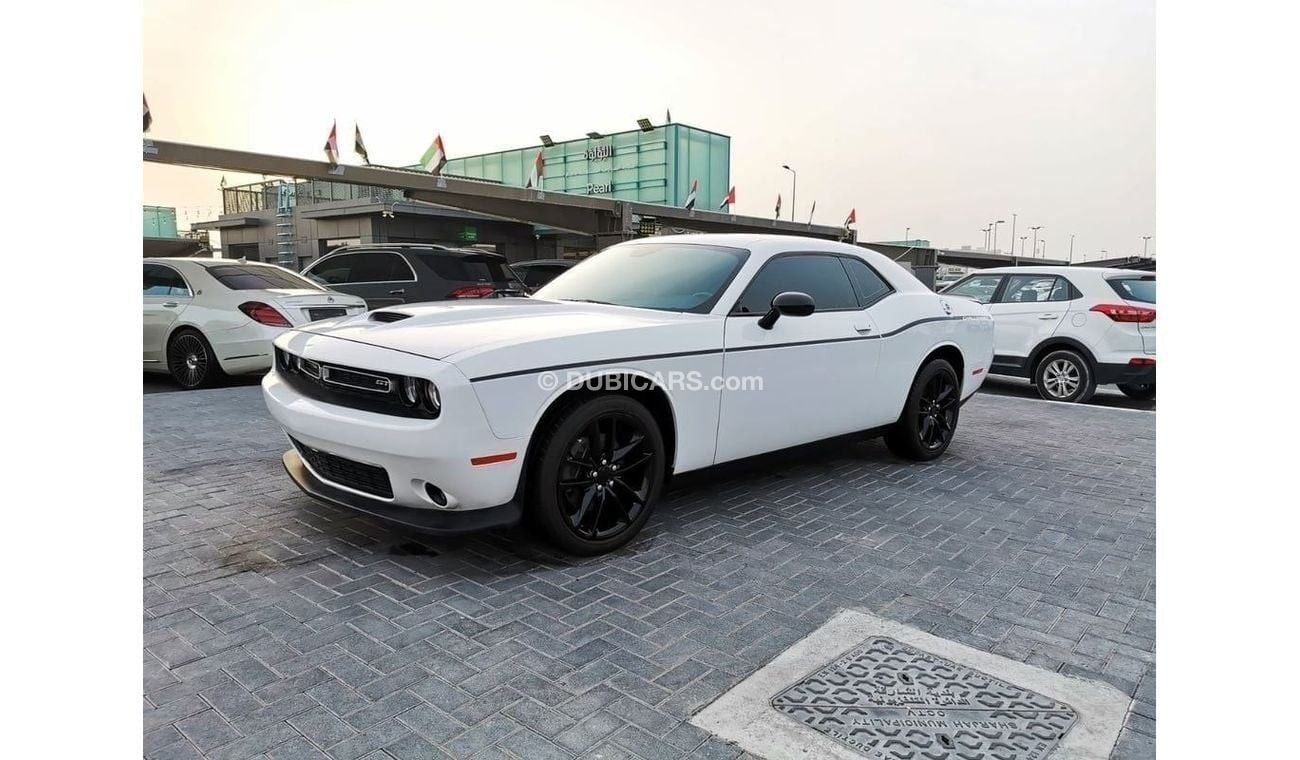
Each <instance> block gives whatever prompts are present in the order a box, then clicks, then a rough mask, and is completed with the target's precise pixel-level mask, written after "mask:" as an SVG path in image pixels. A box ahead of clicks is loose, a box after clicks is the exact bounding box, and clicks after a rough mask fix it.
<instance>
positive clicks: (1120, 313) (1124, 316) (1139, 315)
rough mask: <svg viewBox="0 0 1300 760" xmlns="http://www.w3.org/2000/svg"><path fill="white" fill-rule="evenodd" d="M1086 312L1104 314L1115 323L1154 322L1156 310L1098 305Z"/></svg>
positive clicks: (1106, 304) (1121, 305)
mask: <svg viewBox="0 0 1300 760" xmlns="http://www.w3.org/2000/svg"><path fill="white" fill-rule="evenodd" d="M1088 311H1095V312H1098V313H1101V314H1105V315H1106V316H1108V317H1110V318H1111V319H1113V320H1115V321H1116V322H1143V323H1145V322H1154V321H1156V310H1155V309H1147V308H1144V307H1141V306H1129V305H1127V304H1118V303H1099V304H1097V305H1096V306H1094V307H1092V308H1091V309H1089V310H1088Z"/></svg>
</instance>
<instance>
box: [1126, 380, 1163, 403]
mask: <svg viewBox="0 0 1300 760" xmlns="http://www.w3.org/2000/svg"><path fill="white" fill-rule="evenodd" d="M1119 390H1120V392H1121V393H1123V394H1124V395H1125V396H1128V397H1129V398H1134V399H1137V400H1138V401H1150V400H1151V399H1153V398H1155V397H1156V384H1155V383H1120V384H1119Z"/></svg>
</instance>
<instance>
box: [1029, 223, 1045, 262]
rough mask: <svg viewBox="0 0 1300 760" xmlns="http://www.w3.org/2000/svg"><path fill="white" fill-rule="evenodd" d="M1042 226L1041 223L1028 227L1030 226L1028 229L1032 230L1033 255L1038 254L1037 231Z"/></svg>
mask: <svg viewBox="0 0 1300 760" xmlns="http://www.w3.org/2000/svg"><path fill="white" fill-rule="evenodd" d="M1042 228H1043V225H1041V224H1040V225H1038V226H1037V227H1030V228H1029V229H1031V230H1033V231H1034V255H1035V256H1037V255H1038V231H1039V230H1041V229H1042Z"/></svg>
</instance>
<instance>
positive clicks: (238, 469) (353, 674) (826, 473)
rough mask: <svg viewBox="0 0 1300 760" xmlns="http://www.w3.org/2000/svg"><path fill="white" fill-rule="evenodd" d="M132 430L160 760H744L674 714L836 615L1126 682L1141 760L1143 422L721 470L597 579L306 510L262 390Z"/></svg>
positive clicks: (971, 407) (1002, 419)
mask: <svg viewBox="0 0 1300 760" xmlns="http://www.w3.org/2000/svg"><path fill="white" fill-rule="evenodd" d="M144 432H145V505H144V519H145V541H144V543H145V564H144V567H145V578H144V602H145V621H144V645H145V648H144V726H145V737H144V738H145V754H146V755H147V756H148V757H150V758H178V757H199V756H207V757H212V758H236V757H250V756H259V755H265V756H268V757H272V758H299V757H301V758H308V757H314V758H320V757H334V758H360V757H365V758H371V759H383V760H387V759H388V758H397V759H399V760H401V759H402V758H442V757H457V758H459V757H469V756H471V755H472V756H473V757H483V758H490V757H519V758H526V759H527V760H533V759H534V758H552V757H554V758H565V757H571V756H573V755H575V754H576V755H583V756H591V757H603V758H633V757H640V758H645V760H654V759H656V758H661V757H679V756H687V757H720V758H726V757H735V756H737V755H738V754H739V753H738V751H737V750H735V749H734V748H732V747H731V746H729V745H727V744H725V743H723V742H721V741H720V740H718V739H715V738H711V737H710V736H709V735H707V734H706V733H704V732H702V731H701V730H699V729H697V728H695V727H693V726H691V725H689V724H687V723H685V722H684V721H685V719H686V718H687V717H688V716H689V715H691V714H692V713H693V712H695V711H696V710H698V709H699V708H700V707H702V706H703V705H705V704H707V703H708V702H709V701H711V700H712V699H714V698H715V697H717V696H718V695H719V694H720V693H722V692H723V691H725V690H726V689H728V688H730V687H731V686H732V685H733V684H734V683H736V682H738V681H739V680H741V679H742V678H744V677H745V676H746V675H748V674H749V673H751V672H752V671H754V670H756V669H757V668H758V667H760V666H761V665H762V664H764V663H765V662H767V661H768V660H769V659H771V658H772V657H773V656H774V655H776V654H777V653H778V652H780V651H781V650H782V649H784V648H785V647H787V646H789V645H790V644H791V643H793V642H794V641H796V640H798V639H799V638H801V637H803V636H804V635H806V634H807V633H809V632H810V631H812V630H813V629H815V628H816V627H818V626H820V625H821V624H822V623H823V622H825V621H826V620H827V619H828V618H829V617H830V616H831V615H832V614H834V612H835V611H836V610H838V609H840V608H843V607H857V608H864V609H868V610H871V611H874V612H876V613H877V614H880V615H883V616H886V617H889V618H892V619H895V620H900V621H905V622H908V623H910V624H912V625H914V626H917V627H920V628H922V629H925V630H928V631H931V632H933V633H935V634H937V635H940V636H945V637H948V638H951V639H955V640H957V641H961V642H963V643H966V644H969V645H972V646H975V647H979V648H981V649H986V650H989V651H993V652H997V653H999V654H1003V655H1005V656H1008V657H1012V658H1015V659H1018V660H1023V661H1026V662H1031V663H1034V664H1036V665H1040V666H1042V667H1045V668H1051V669H1054V670H1059V671H1061V672H1065V673H1070V674H1075V675H1079V676H1084V677H1088V678H1094V679H1101V680H1105V681H1107V682H1109V683H1111V684H1114V685H1115V686H1116V687H1118V688H1119V689H1120V690H1121V691H1124V692H1126V693H1128V694H1130V695H1133V696H1134V697H1135V701H1134V705H1133V709H1132V712H1131V713H1130V715H1129V720H1128V724H1127V727H1126V729H1125V731H1124V733H1123V734H1122V736H1121V739H1120V743H1119V745H1118V746H1117V747H1116V750H1115V753H1114V755H1113V757H1115V758H1151V757H1154V754H1155V749H1154V743H1155V740H1154V734H1155V722H1154V717H1155V707H1154V702H1155V656H1154V640H1155V544H1154V541H1155V505H1154V483H1155V477H1154V475H1155V473H1154V468H1155V461H1154V449H1155V440H1154V439H1155V417H1154V415H1151V414H1145V413H1140V412H1125V411H1116V410H1108V409H1098V408H1083V407H1070V408H1062V407H1060V406H1056V405H1049V404H1044V403H1036V402H1031V401H1027V400H1022V399H1015V398H1006V397H995V396H984V395H981V396H979V397H977V398H976V399H974V400H973V401H972V402H971V403H969V404H968V405H967V406H966V408H965V410H964V411H963V415H962V422H961V427H960V429H959V432H958V437H957V440H956V441H955V443H954V444H953V446H952V448H951V449H950V450H949V452H948V454H947V456H946V457H944V458H943V459H942V460H941V461H939V462H937V463H934V464H930V465H912V464H904V463H901V462H900V461H898V460H896V459H894V458H892V457H891V456H889V454H888V453H887V452H886V450H885V448H884V446H883V445H881V444H880V443H879V442H868V443H864V444H860V445H855V446H847V445H840V446H834V447H827V446H823V447H819V448H813V449H810V450H806V451H802V452H800V453H799V454H798V455H797V456H793V457H790V456H786V457H782V458H780V459H779V460H777V461H772V460H770V459H769V460H768V461H767V462H764V463H762V464H761V465H759V466H751V467H745V468H735V467H732V468H728V469H727V470H725V471H724V472H721V473H718V474H716V476H715V477H714V478H713V479H712V482H697V483H695V484H694V485H690V486H689V487H686V488H679V489H678V490H677V491H675V493H674V494H673V496H672V498H670V499H669V500H668V501H667V502H666V503H664V504H661V505H660V506H659V508H658V511H657V512H656V514H655V516H654V517H653V519H652V520H651V522H650V524H649V526H648V527H647V529H646V531H645V532H644V534H643V535H642V536H641V537H640V538H639V539H638V540H637V541H635V542H634V543H633V545H632V546H630V547H628V548H626V549H625V550H623V551H621V552H618V553H616V554H614V555H612V556H607V557H602V558H596V559H591V560H584V561H574V560H568V559H565V558H563V557H559V556H556V555H554V554H553V553H551V552H550V551H549V550H547V549H546V548H545V547H544V546H543V545H539V544H537V543H535V542H533V541H532V540H531V539H530V538H529V537H528V536H527V535H526V534H525V533H524V532H522V531H511V532H498V533H490V534H485V535H479V536H475V537H470V538H467V539H462V540H458V541H447V542H433V543H425V544H419V543H416V542H414V541H413V540H412V538H411V537H410V536H404V535H401V534H395V533H393V532H390V531H389V530H387V529H386V528H384V527H383V526H382V525H380V524H377V523H375V522H372V521H370V520H367V519H363V518H359V517H354V516H352V515H350V514H348V513H344V512H341V511H337V510H334V509H331V508H328V507H324V506H321V505H318V504H316V503H314V502H312V501H310V500H309V499H307V498H306V497H304V496H302V495H301V494H299V492H298V491H297V490H296V489H295V488H294V487H293V486H292V485H291V484H290V483H289V481H288V480H287V479H286V477H285V476H284V475H283V473H282V471H281V468H280V463H279V455H280V453H281V450H282V449H283V448H285V441H284V438H283V436H282V435H281V434H280V432H279V430H278V429H276V428H275V426H274V425H273V424H272V423H271V421H270V419H269V417H268V416H267V414H266V411H265V409H264V408H263V406H262V402H261V398H260V389H258V388H256V387H235V388H223V389H218V390H212V391H200V392H193V393H167V394H156V395H150V396H147V397H146V398H145V431H144Z"/></svg>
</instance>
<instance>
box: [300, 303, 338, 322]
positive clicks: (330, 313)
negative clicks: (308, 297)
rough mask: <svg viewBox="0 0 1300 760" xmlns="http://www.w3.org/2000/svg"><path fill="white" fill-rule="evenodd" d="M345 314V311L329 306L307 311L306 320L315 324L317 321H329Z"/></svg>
mask: <svg viewBox="0 0 1300 760" xmlns="http://www.w3.org/2000/svg"><path fill="white" fill-rule="evenodd" d="M347 313H348V310H347V309H341V308H338V307H337V306H331V307H328V308H324V309H308V310H307V319H309V320H311V321H312V322H315V321H316V320H318V319H330V318H332V317H342V316H346V315H347Z"/></svg>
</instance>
